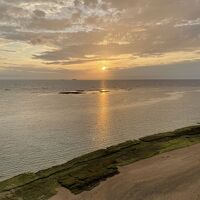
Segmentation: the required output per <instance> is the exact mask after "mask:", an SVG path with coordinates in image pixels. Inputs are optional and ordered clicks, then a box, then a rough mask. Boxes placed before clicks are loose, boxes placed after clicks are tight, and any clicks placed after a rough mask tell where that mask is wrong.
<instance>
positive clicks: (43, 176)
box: [0, 125, 200, 200]
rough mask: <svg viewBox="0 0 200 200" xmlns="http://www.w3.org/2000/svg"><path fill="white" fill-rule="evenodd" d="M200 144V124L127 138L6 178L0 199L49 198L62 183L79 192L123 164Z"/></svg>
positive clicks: (0, 185) (42, 199)
mask: <svg viewBox="0 0 200 200" xmlns="http://www.w3.org/2000/svg"><path fill="white" fill-rule="evenodd" d="M197 143H200V125H197V126H191V127H186V128H183V129H178V130H175V131H173V132H166V133H160V134H156V135H151V136H147V137H143V138H140V139H138V140H133V141H127V142H124V143H121V144H119V145H116V146H111V147H108V148H106V149H100V150H98V151H95V152H92V153H89V154H86V155H83V156H81V157H78V158H75V159H73V160H71V161H69V162H67V163H65V164H62V165H59V166H54V167H52V168H49V169H46V170H42V171H39V172H37V173H27V174H22V175H19V176H16V177H14V178H11V179H9V180H6V181H3V182H1V183H0V200H19V199H20V200H48V199H49V198H50V197H52V196H53V195H54V194H56V189H57V188H58V187H60V186H62V187H65V188H67V189H69V190H70V191H71V192H72V193H74V194H79V193H81V192H83V191H85V190H91V189H93V188H94V187H95V186H97V185H98V184H99V183H100V181H104V180H106V179H107V178H109V177H111V176H114V175H115V174H118V173H119V170H118V167H119V166H124V165H128V164H130V163H133V162H136V161H139V160H141V159H145V158H149V157H152V156H154V155H158V154H161V153H164V152H168V151H172V150H175V149H179V148H183V147H187V146H191V145H193V144H197Z"/></svg>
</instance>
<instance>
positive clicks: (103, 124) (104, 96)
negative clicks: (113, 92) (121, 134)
mask: <svg viewBox="0 0 200 200" xmlns="http://www.w3.org/2000/svg"><path fill="white" fill-rule="evenodd" d="M101 91H102V92H101V93H99V96H98V103H99V106H98V108H99V112H98V116H97V126H99V130H101V131H100V132H99V135H98V138H99V139H98V140H97V141H101V142H103V141H104V140H109V93H108V92H106V91H107V88H106V81H104V80H102V82H101ZM97 145H98V146H101V144H97Z"/></svg>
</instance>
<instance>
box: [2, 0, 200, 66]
mask: <svg viewBox="0 0 200 200" xmlns="http://www.w3.org/2000/svg"><path fill="white" fill-rule="evenodd" d="M199 3H200V0H190V1H188V0H176V1H173V0H165V1H160V0H154V1H149V0H124V1H121V0H68V1H65V0H29V1H26V0H15V1H13V0H0V39H6V40H9V41H12V42H14V43H22V44H23V43H28V44H30V45H31V46H32V48H33V49H35V48H37V46H38V52H37V53H33V54H32V55H31V57H29V58H28V59H29V60H30V59H31V60H32V62H33V63H34V62H35V63H41V65H43V64H44V63H46V65H47V66H50V65H51V66H53V65H57V66H58V65H62V66H63V65H64V66H66V67H68V66H73V65H76V66H78V67H79V69H82V68H84V66H85V65H87V64H88V68H89V67H90V66H91V64H92V63H95V62H100V61H103V60H107V61H109V62H110V63H111V64H110V65H111V67H116V68H119V67H120V65H121V62H125V63H124V65H127V66H129V67H131V66H133V65H132V64H133V63H135V62H134V60H135V57H137V58H138V57H139V58H140V60H141V63H140V64H139V65H140V66H141V65H142V64H143V63H144V65H145V64H146V65H148V61H149V59H150V58H152V59H151V60H154V62H155V63H154V64H155V65H160V62H159V59H160V57H163V56H165V55H166V54H170V53H174V55H179V56H180V54H178V53H177V54H176V52H183V54H187V52H195V51H198V50H199V46H200V40H199V38H200V34H199V33H200V14H199V13H200V6H199ZM6 45H7V44H6V43H4V46H5V47H4V48H3V49H6ZM39 45H40V46H43V48H41V49H40V48H39ZM13 46H15V44H14V45H13ZM0 48H1V47H0ZM45 48H46V50H45ZM49 49H51V50H49ZM14 51H15V50H14ZM34 52H35V51H34ZM87 55H94V56H95V57H94V58H90V59H88V58H87ZM126 55H129V57H128V58H127V59H126V61H125V60H123V59H124V57H126ZM23 56H24V60H26V59H27V57H26V56H27V55H26V54H24V55H22V54H21V55H20V57H23ZM196 56H197V58H198V55H196ZM155 58H157V59H155ZM120 59H121V62H118V61H120ZM181 59H182V60H181ZM188 59H189V58H188ZM191 59H194V60H195V58H194V57H193V56H191ZM177 60H179V61H180V62H181V61H184V56H180V57H179V58H177ZM24 62H25V61H24ZM170 62H171V63H172V64H173V63H175V62H176V59H175V58H174V59H172V60H170ZM136 66H137V65H136V63H135V65H134V66H133V67H136Z"/></svg>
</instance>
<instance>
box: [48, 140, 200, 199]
mask: <svg viewBox="0 0 200 200" xmlns="http://www.w3.org/2000/svg"><path fill="white" fill-rule="evenodd" d="M119 170H120V174H119V175H116V176H114V177H112V178H109V179H108V180H107V181H104V182H101V184H100V185H99V186H97V187H96V188H94V189H93V190H92V191H88V192H83V193H81V194H79V195H74V194H72V193H71V192H70V191H68V190H67V189H64V188H58V193H57V195H55V196H54V197H52V198H51V199H50V200H144V199H145V200H189V199H192V200H199V199H200V189H199V188H200V144H197V145H194V146H190V147H187V148H184V149H179V150H175V151H172V152H168V153H165V154H161V155H158V156H155V157H152V158H149V159H145V160H141V161H139V162H136V163H133V164H131V165H128V166H125V167H121V168H120V169H119Z"/></svg>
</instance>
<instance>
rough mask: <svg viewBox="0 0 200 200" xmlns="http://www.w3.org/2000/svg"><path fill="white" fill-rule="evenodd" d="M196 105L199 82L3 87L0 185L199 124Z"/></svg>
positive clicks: (2, 83) (2, 84) (18, 84)
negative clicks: (123, 144)
mask: <svg viewBox="0 0 200 200" xmlns="http://www.w3.org/2000/svg"><path fill="white" fill-rule="evenodd" d="M75 90H83V91H85V92H84V93H83V94H66V95H61V94H59V93H60V92H65V91H75ZM100 90H108V91H109V92H106V93H102V92H99V91H100ZM199 99H200V81H194V80H193V81H190V80H187V81H167V80H166V81H153V80H152V81H0V124H1V129H0V180H4V179H6V178H9V177H12V176H14V175H17V174H20V173H23V172H27V171H38V170H40V169H43V168H47V167H50V166H52V165H58V164H61V163H64V162H66V161H68V160H70V159H72V158H74V157H77V156H79V155H82V154H84V153H87V152H90V151H94V150H96V149H100V148H104V147H107V146H111V145H113V144H117V143H121V142H123V141H126V140H129V139H136V138H139V137H142V136H145V135H150V134H153V133H158V132H163V131H168V130H174V129H176V128H180V127H183V126H188V125H192V124H196V123H198V122H200V112H199V110H200V103H199Z"/></svg>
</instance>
